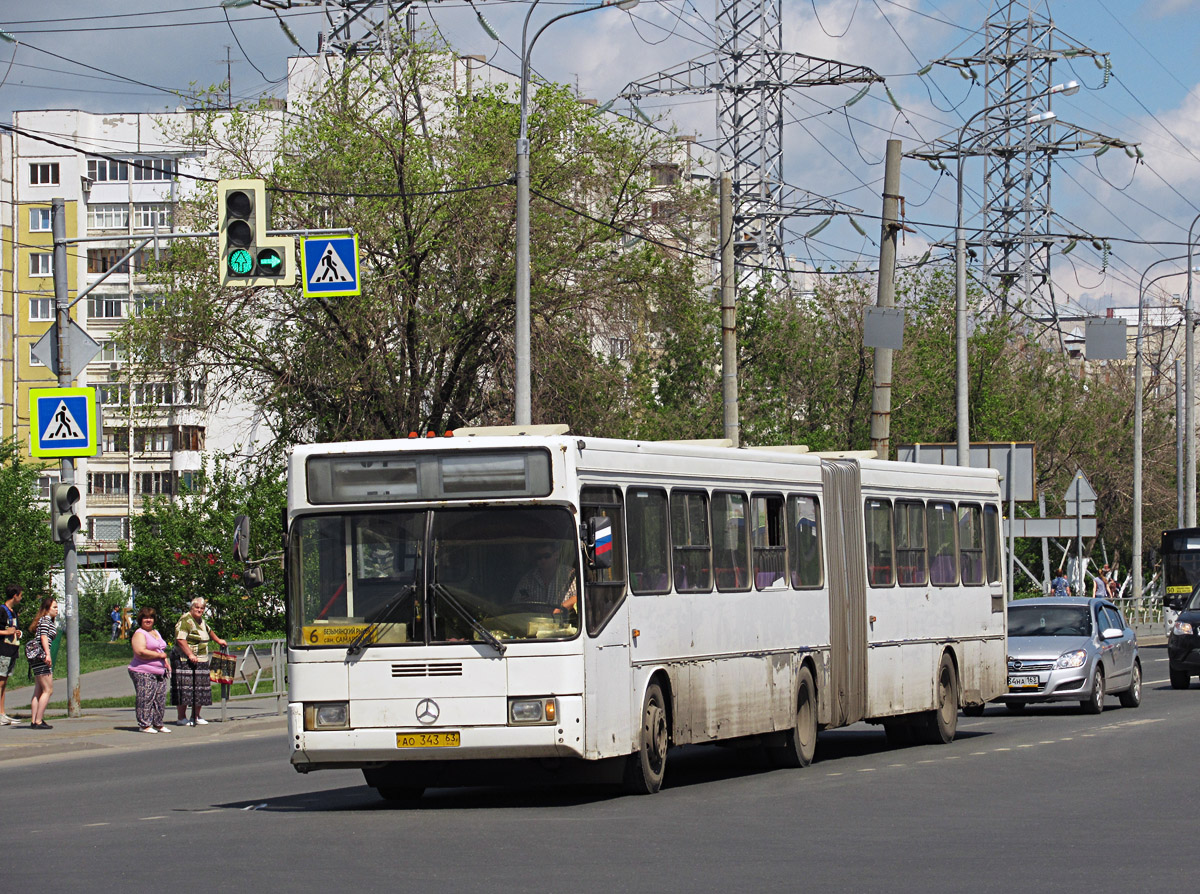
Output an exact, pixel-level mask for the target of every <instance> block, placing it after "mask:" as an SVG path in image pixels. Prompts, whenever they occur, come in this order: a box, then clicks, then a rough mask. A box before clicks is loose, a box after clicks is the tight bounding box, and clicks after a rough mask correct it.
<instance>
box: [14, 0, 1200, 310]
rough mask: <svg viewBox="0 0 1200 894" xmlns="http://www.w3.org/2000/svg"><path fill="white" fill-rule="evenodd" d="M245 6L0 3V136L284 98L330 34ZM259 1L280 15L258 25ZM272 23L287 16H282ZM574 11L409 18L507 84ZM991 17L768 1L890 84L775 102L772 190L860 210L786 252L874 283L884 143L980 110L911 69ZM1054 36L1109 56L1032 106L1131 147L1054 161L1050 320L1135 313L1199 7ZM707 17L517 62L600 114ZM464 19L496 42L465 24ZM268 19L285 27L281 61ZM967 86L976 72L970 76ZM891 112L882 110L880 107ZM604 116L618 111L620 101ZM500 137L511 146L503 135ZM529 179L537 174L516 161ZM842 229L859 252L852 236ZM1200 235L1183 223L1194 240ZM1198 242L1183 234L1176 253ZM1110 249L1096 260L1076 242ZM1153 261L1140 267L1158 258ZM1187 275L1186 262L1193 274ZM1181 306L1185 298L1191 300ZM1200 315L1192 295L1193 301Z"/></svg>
mask: <svg viewBox="0 0 1200 894" xmlns="http://www.w3.org/2000/svg"><path fill="white" fill-rule="evenodd" d="M259 2H260V3H261V4H262V5H261V6H255V5H251V6H248V7H245V8H237V9H231V10H228V11H225V10H222V8H221V7H220V4H219V3H218V2H216V0H155V2H151V0H90V2H89V3H87V4H82V3H80V2H78V0H39V2H37V3H30V2H28V0H0V29H3V30H4V31H5V32H7V33H8V34H9V35H11V36H13V37H15V38H16V40H17V43H16V44H15V45H14V44H12V43H8V42H0V121H5V122H10V121H11V120H12V112H13V111H14V110H23V109H48V108H71V109H84V110H89V111H97V112H134V111H162V110H168V109H174V108H176V107H178V105H179V100H178V92H181V91H182V92H186V91H188V90H189V89H190V88H194V87H207V86H210V85H214V84H220V83H222V82H225V81H226V79H227V72H228V74H229V79H230V80H231V87H230V94H231V95H232V97H233V99H234V101H235V102H236V101H242V100H252V99H254V98H256V97H258V96H261V95H264V94H266V95H277V96H280V95H282V94H283V91H284V80H283V79H284V75H285V71H286V59H287V57H288V56H289V55H295V54H301V53H313V52H315V51H316V49H317V41H318V34H319V33H320V32H321V31H322V30H323V28H325V27H326V20H325V17H324V15H323V13H322V12H321V4H320V3H319V2H316V0H259ZM272 2H274V4H275V5H276V6H277V7H281V8H280V9H278V10H276V11H273V10H272V9H271V5H272ZM289 5H290V7H291V8H286V7H288V6H289ZM585 5H589V4H586V3H576V2H573V0H540V2H538V3H537V7H536V9H533V10H532V13H530V10H531V7H530V4H529V2H527V0H474V6H472V4H471V2H468V0H441V2H435V3H428V4H415V5H414V7H413V8H414V9H415V10H416V11H417V13H416V16H417V23H418V27H419V28H420V29H421V32H422V34H423V35H425V36H427V37H430V38H435V37H436V38H439V39H441V40H443V41H445V42H446V43H448V44H449V45H450V46H451V47H452V48H453V49H454V50H455V51H456V52H458V53H461V54H477V55H482V56H485V57H486V58H487V59H488V60H489V61H490V62H492V63H493V64H495V65H497V66H500V67H501V68H504V69H506V70H509V71H518V70H519V67H520V62H519V54H520V46H521V28H522V23H523V21H524V19H525V17H526V15H527V14H529V15H530V16H531V17H530V22H531V29H535V28H537V27H540V26H541V25H542V24H544V23H545V22H546V21H548V20H549V19H550V18H552V17H554V16H556V15H559V14H561V13H563V12H568V11H571V10H573V9H579V8H581V6H585ZM1006 5H1007V0H1005V2H1000V0H782V20H783V49H784V50H785V51H787V52H793V53H802V54H806V55H809V56H816V57H820V58H825V59H834V60H838V61H841V62H845V63H849V64H853V65H860V66H867V67H869V68H871V69H873V70H874V71H876V72H877V73H878V74H880V75H882V76H883V77H884V78H885V79H886V84H887V91H890V94H891V98H894V100H895V104H893V102H892V99H891V98H889V96H888V93H887V92H885V90H884V89H883V88H882V87H881V86H879V85H876V86H874V87H872V89H871V90H870V92H869V93H868V94H867V95H866V96H865V97H863V98H862V99H861V100H860V101H858V102H856V103H854V104H853V105H850V106H847V105H846V103H848V102H849V100H851V99H852V98H853V97H854V96H855V94H856V93H858V91H859V88H858V87H857V86H841V87H820V88H807V89H793V90H790V91H788V92H787V94H786V95H785V99H784V119H785V127H784V137H783V149H784V162H783V165H784V180H785V182H786V183H787V184H788V185H790V186H796V187H800V188H802V189H806V190H808V191H810V192H813V193H817V194H820V195H824V196H829V197H832V198H836V199H837V201H839V202H841V203H843V204H844V205H846V206H848V207H850V208H857V209H861V213H860V214H858V215H856V216H855V218H854V222H851V221H850V220H847V219H846V217H844V216H839V217H836V218H835V219H834V221H833V222H832V223H831V224H830V225H829V226H828V227H826V228H824V229H823V230H822V231H821V232H820V233H819V234H815V235H814V236H813V237H811V238H805V234H806V233H808V232H810V231H811V230H813V229H814V228H815V226H816V225H817V224H818V223H819V222H820V220H821V219H820V218H797V219H793V220H792V221H790V222H789V223H788V225H787V228H786V232H787V234H788V245H787V251H788V253H789V254H791V255H793V256H795V257H797V258H799V259H801V260H802V261H804V262H806V263H811V264H813V265H815V266H819V267H821V268H822V269H823V270H832V269H845V268H847V267H849V266H851V265H856V266H857V268H858V269H870V268H873V267H874V266H875V265H876V264H877V261H878V239H879V222H878V217H879V214H880V211H881V205H882V199H881V196H880V193H881V192H882V183H883V157H884V151H885V145H886V141H887V140H888V139H899V140H901V141H902V144H903V149H904V150H905V151H910V150H913V149H916V148H917V147H918V146H920V145H922V144H923V143H925V142H927V141H930V140H933V139H936V138H939V137H947V136H950V137H951V138H952V139H953V138H954V137H956V136H957V133H958V129H959V128H961V127H962V126H963V124H964V123H965V122H966V121H967V119H968V118H970V117H971V116H972V115H973V114H975V113H976V112H978V111H980V110H981V109H982V108H983V105H984V90H983V87H982V84H980V83H972V82H971V81H969V80H967V79H965V78H963V77H961V76H960V74H959V73H958V72H957V71H956V70H954V69H951V68H948V67H946V66H943V65H935V66H934V67H933V68H932V69H930V71H929V72H928V73H926V74H924V75H921V74H918V72H920V71H921V69H923V68H925V67H926V66H927V64H928V63H930V62H933V61H935V60H938V59H943V58H953V57H961V56H968V55H973V54H975V53H977V52H978V51H979V50H980V49H981V48H982V44H983V31H982V29H983V26H984V24H985V22H986V20H987V18H988V16H989V15H995V13H996V10H997V7H998V6H1001V7H1003V6H1006ZM1018 6H1019V7H1020V8H1032V10H1033V12H1034V14H1035V15H1037V16H1038V17H1039V18H1044V19H1049V20H1051V21H1052V22H1053V23H1054V26H1055V28H1056V29H1057V32H1058V36H1057V37H1056V41H1059V42H1061V44H1062V45H1076V46H1082V47H1087V48H1089V49H1091V50H1094V51H1098V52H1103V53H1108V54H1109V58H1110V60H1111V71H1110V72H1109V73H1108V75H1107V77H1106V75H1105V72H1104V71H1102V70H1101V69H1100V68H1098V67H1097V66H1096V65H1095V64H1094V63H1093V61H1092V60H1091V59H1090V58H1084V57H1076V58H1075V59H1073V60H1063V61H1060V62H1058V63H1056V64H1055V66H1054V70H1053V80H1054V81H1055V82H1063V81H1068V80H1077V81H1079V83H1080V84H1081V88H1082V89H1081V90H1080V91H1079V92H1078V93H1077V94H1076V95H1074V96H1055V97H1054V98H1053V99H1052V101H1051V104H1050V105H1049V108H1052V109H1053V111H1054V112H1055V113H1056V115H1057V116H1058V121H1057V122H1056V123H1055V124H1054V125H1052V126H1053V127H1059V126H1061V124H1062V123H1063V122H1067V123H1070V124H1072V125H1076V126H1078V127H1082V128H1086V129H1088V130H1091V131H1097V132H1100V133H1102V134H1105V135H1107V136H1111V137H1116V138H1118V139H1121V140H1124V141H1128V142H1133V143H1137V144H1139V146H1140V149H1141V151H1142V153H1143V156H1142V157H1141V158H1140V159H1132V158H1130V157H1129V156H1128V155H1127V154H1126V153H1125V152H1124V151H1122V150H1121V149H1112V150H1110V151H1108V152H1106V153H1105V154H1104V155H1103V156H1100V157H1096V156H1094V155H1093V154H1092V153H1091V152H1090V151H1087V152H1084V153H1081V154H1074V155H1066V156H1060V157H1059V159H1058V162H1057V163H1056V164H1055V166H1054V169H1053V175H1052V188H1051V189H1052V191H1051V197H1052V203H1051V204H1052V206H1053V209H1054V212H1055V214H1056V218H1055V221H1054V224H1053V227H1052V229H1053V230H1054V232H1055V233H1064V234H1065V233H1071V234H1078V235H1082V236H1086V237H1088V238H1086V239H1083V240H1081V241H1079V244H1078V245H1077V246H1076V247H1075V248H1074V249H1073V250H1072V251H1071V252H1070V254H1069V255H1063V254H1062V249H1063V248H1065V244H1064V243H1063V242H1060V243H1059V244H1058V245H1056V247H1055V248H1054V249H1053V252H1052V262H1051V263H1052V271H1053V279H1054V283H1055V289H1054V296H1055V303H1056V305H1057V309H1058V311H1059V312H1060V313H1064V314H1068V315H1069V314H1073V313H1086V312H1098V311H1102V310H1103V308H1105V307H1108V306H1113V305H1117V306H1129V305H1134V304H1136V301H1137V298H1136V296H1137V292H1138V288H1139V284H1140V283H1141V281H1142V280H1143V278H1144V279H1147V280H1148V279H1153V278H1155V277H1157V276H1158V275H1159V274H1162V273H1169V272H1171V271H1174V270H1178V271H1180V273H1182V271H1183V270H1184V269H1185V267H1186V263H1185V261H1184V260H1176V261H1171V260H1164V259H1170V258H1178V257H1179V256H1181V255H1183V254H1185V253H1186V243H1187V235H1188V230H1189V227H1191V225H1192V223H1193V221H1194V220H1195V219H1196V217H1197V215H1198V214H1200V0H1021V2H1019V3H1018ZM716 9H717V2H716V0H642V2H641V3H640V4H639V5H638V6H637V7H636V8H635V9H632V10H629V11H625V10H621V9H618V8H615V7H611V8H605V9H598V10H594V11H591V12H588V13H585V14H581V15H578V16H573V17H571V18H570V19H567V20H565V21H561V22H556V23H555V24H554V25H553V26H551V27H550V28H549V29H548V30H547V31H546V32H545V33H544V34H543V35H542V37H541V38H540V39H539V41H538V43H537V44H536V46H535V48H534V50H533V51H532V55H531V59H532V66H533V68H534V69H535V70H536V71H537V72H538V73H539V75H541V76H542V77H545V78H548V79H552V80H557V81H561V82H564V83H568V84H571V85H573V86H575V87H576V89H577V90H578V92H579V94H580V95H581V96H583V97H587V98H595V99H598V100H599V101H600V102H601V103H604V102H607V101H608V100H610V99H613V98H614V97H616V96H617V95H618V94H619V93H621V92H622V90H623V88H624V87H625V85H626V84H628V83H629V82H630V81H645V80H648V79H650V78H651V77H652V76H653V75H654V74H656V73H657V72H660V71H665V70H667V69H670V68H673V67H676V66H679V65H682V64H684V63H686V62H688V61H689V60H704V59H710V58H712V56H711V53H712V50H713V48H714V44H715V37H714V28H715V25H714V22H715V18H716ZM478 14H482V15H483V16H484V17H485V18H486V19H487V21H488V23H489V25H490V27H491V29H492V30H493V31H494V32H495V33H496V34H497V35H499V37H500V40H499V41H497V40H494V39H493V38H492V37H491V36H489V35H488V33H487V32H486V31H485V29H484V28H483V27H482V26H481V25H480V24H479V22H478V19H477V16H478ZM280 20H282V21H283V22H285V23H286V24H287V28H288V30H289V31H290V33H291V35H292V36H294V37H295V39H296V42H297V43H298V44H299V47H297V46H296V45H294V44H293V43H292V42H291V41H290V40H289V37H288V35H287V34H285V31H284V29H283V28H282V27H281V25H280ZM980 75H981V76H982V72H980ZM897 105H898V106H899V110H898V109H897V108H896V106H897ZM613 108H614V111H621V112H623V113H625V114H633V113H632V111H631V110H630V108H629V105H628V103H626V102H624V101H621V100H618V102H617V103H616V104H614V106H613ZM639 108H640V109H641V111H642V112H644V113H646V114H647V115H649V116H651V117H653V118H654V119H655V120H656V122H657V123H658V125H659V126H661V127H664V128H674V129H675V130H676V131H677V132H678V133H680V134H695V135H697V137H698V139H699V141H700V142H701V144H702V145H703V144H705V143H711V142H712V141H713V140H714V138H715V134H716V104H715V100H714V98H713V97H712V96H711V95H705V96H680V97H659V98H653V99H646V100H644V101H642V102H640V103H639ZM514 137H515V135H514ZM532 163H533V164H534V165H536V163H537V161H536V158H535V159H533V162H532ZM953 171H954V166H953V164H951V165H950V171H949V172H935V171H933V170H931V168H930V167H929V166H928V165H927V164H926V163H925V162H923V161H919V160H914V159H908V158H906V159H905V161H904V162H903V165H902V170H901V193H902V194H903V195H904V197H905V210H906V220H907V221H908V223H909V225H910V226H911V228H912V230H913V232H910V233H906V234H905V237H904V243H903V244H902V245H901V246H900V252H899V253H900V259H901V262H902V263H903V262H905V261H907V262H910V263H911V262H913V261H915V260H917V259H918V258H920V257H921V256H922V255H923V254H924V253H925V251H926V250H927V249H930V250H931V252H932V255H933V256H934V257H939V258H940V257H946V256H947V255H948V254H949V251H950V246H951V244H952V239H953V224H954V219H955V211H956V202H955V199H956V189H955V178H954V176H953ZM982 182H983V173H982V167H981V162H980V161H978V160H976V159H970V160H968V161H967V162H966V168H965V177H964V189H965V197H966V198H965V213H966V215H967V218H968V226H970V223H971V221H973V220H977V219H978V218H977V212H978V205H979V201H980V196H981V194H982ZM854 223H857V224H858V226H859V227H861V228H862V229H863V230H864V231H865V232H866V234H867V235H866V236H863V235H860V233H859V232H858V230H857V229H855V226H854ZM1195 229H1196V230H1197V231H1200V225H1197V226H1196V228H1195ZM1193 238H1197V233H1194V234H1193ZM1093 239H1095V240H1096V242H1097V244H1099V245H1101V246H1103V244H1104V243H1107V244H1108V248H1107V250H1106V249H1104V248H1103V247H1101V248H1096V247H1094V246H1093V244H1092V240H1093ZM1159 260H1164V263H1162V264H1159V265H1157V266H1155V267H1152V268H1150V273H1149V275H1148V276H1147V275H1145V272H1146V270H1147V268H1148V267H1149V265H1151V264H1152V263H1154V262H1155V261H1159ZM1195 263H1197V264H1200V258H1198V259H1197V260H1196V261H1195ZM1155 287H1156V289H1161V290H1162V291H1161V292H1158V293H1156V294H1155V298H1156V300H1157V299H1165V300H1168V301H1169V300H1171V296H1172V295H1173V294H1178V293H1183V292H1184V291H1185V289H1186V284H1185V279H1184V277H1183V276H1182V275H1179V276H1175V277H1169V278H1167V279H1164V280H1161V281H1159V282H1158V283H1156V284H1155ZM1196 288H1198V289H1200V286H1197V287H1196ZM1198 301H1200V295H1198Z"/></svg>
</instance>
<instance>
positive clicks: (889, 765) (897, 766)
mask: <svg viewBox="0 0 1200 894" xmlns="http://www.w3.org/2000/svg"><path fill="white" fill-rule="evenodd" d="M907 766H908V764H888V769H898V768H903V767H907Z"/></svg>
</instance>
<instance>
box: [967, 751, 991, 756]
mask: <svg viewBox="0 0 1200 894" xmlns="http://www.w3.org/2000/svg"><path fill="white" fill-rule="evenodd" d="M985 754H990V752H987V751H972V752H971V757H980V756H982V755H985Z"/></svg>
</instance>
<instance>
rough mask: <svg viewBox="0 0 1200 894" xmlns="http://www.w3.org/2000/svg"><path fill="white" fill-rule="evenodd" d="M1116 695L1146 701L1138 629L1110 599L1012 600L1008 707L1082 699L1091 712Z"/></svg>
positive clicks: (1131, 704) (1129, 701) (1128, 702)
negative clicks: (1139, 654) (1138, 645)
mask: <svg viewBox="0 0 1200 894" xmlns="http://www.w3.org/2000/svg"><path fill="white" fill-rule="evenodd" d="M1106 695H1116V696H1118V697H1119V698H1120V699H1121V704H1122V705H1123V706H1125V707H1126V708H1136V707H1137V706H1138V705H1139V704H1141V702H1142V661H1141V659H1140V658H1139V657H1138V647H1137V634H1136V633H1135V632H1134V631H1133V630H1132V629H1131V628H1130V627H1129V625H1128V624H1126V623H1125V618H1124V617H1122V615H1121V612H1120V610H1119V609H1118V608H1117V607H1116V606H1115V605H1113V604H1112V603H1111V602H1109V601H1108V600H1107V599H1088V598H1073V597H1072V598H1065V599H1064V598H1061V597H1044V598H1039V599H1020V600H1017V601H1016V602H1010V603H1009V604H1008V694H1007V695H1002V696H1000V698H999V699H998V701H1002V702H1004V703H1005V705H1007V706H1008V709H1009V710H1010V711H1021V710H1024V708H1025V706H1026V705H1029V704H1034V703H1037V702H1057V701H1078V702H1079V706H1080V707H1081V708H1083V710H1084V711H1086V712H1088V713H1089V714H1099V713H1100V712H1101V711H1103V710H1104V697H1105V696H1106Z"/></svg>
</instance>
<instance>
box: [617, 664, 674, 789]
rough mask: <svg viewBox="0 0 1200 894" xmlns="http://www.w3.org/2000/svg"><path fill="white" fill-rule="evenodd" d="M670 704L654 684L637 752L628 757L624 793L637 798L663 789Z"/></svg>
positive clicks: (644, 708)
mask: <svg viewBox="0 0 1200 894" xmlns="http://www.w3.org/2000/svg"><path fill="white" fill-rule="evenodd" d="M667 744H668V736H667V702H666V699H665V698H663V691H662V687H660V686H659V685H658V684H657V683H651V684H650V685H649V686H647V687H646V697H645V699H644V700H643V702H642V727H641V731H640V733H639V736H638V746H639V747H638V750H637V751H635V752H634V753H633V754H631V755H629V763H628V765H627V766H626V769H625V790H626V791H627V792H629V793H630V794H634V795H652V794H654V793H655V792H657V791H658V790H659V789H660V788H662V783H663V776H664V775H665V774H666V770H667Z"/></svg>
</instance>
